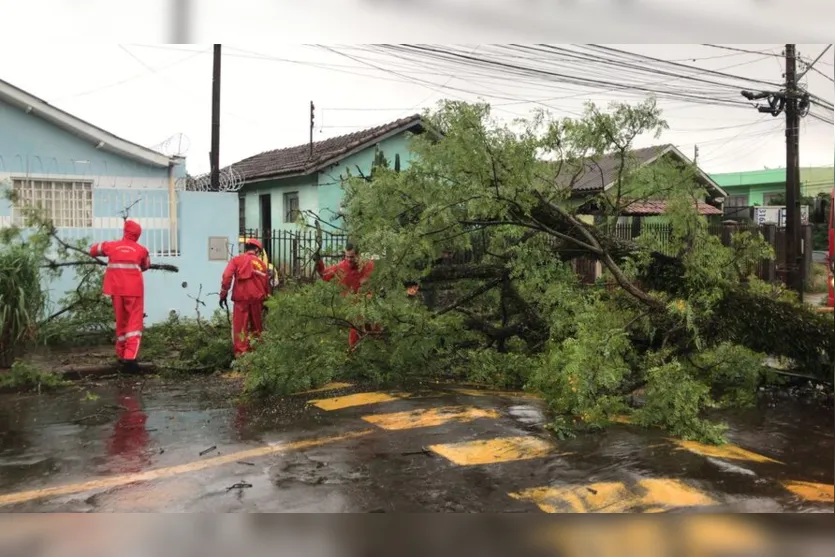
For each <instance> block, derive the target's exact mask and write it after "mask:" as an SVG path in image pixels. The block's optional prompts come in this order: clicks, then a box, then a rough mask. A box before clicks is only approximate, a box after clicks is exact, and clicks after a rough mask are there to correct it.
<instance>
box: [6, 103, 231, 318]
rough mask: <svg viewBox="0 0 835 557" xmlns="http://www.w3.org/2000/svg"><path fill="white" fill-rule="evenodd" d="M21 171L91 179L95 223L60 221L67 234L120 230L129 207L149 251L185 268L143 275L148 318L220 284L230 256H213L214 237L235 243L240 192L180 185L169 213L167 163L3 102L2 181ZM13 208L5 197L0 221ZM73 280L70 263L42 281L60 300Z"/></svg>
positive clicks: (90, 237) (181, 308) (180, 171)
mask: <svg viewBox="0 0 835 557" xmlns="http://www.w3.org/2000/svg"><path fill="white" fill-rule="evenodd" d="M185 174H186V173H185V160H182V161H181V164H179V165H177V166H175V167H174V168H173V177H174V178H175V180H176V179H177V178H183V177H185ZM15 178H30V179H44V180H51V181H82V182H90V183H91V184H92V191H91V194H90V201H91V207H88V210H89V211H91V213H90V216H91V224H92V226H91V227H85V228H69V227H61V228H59V234H60V235H61V237H63V238H65V239H67V240H73V241H76V240H78V241H80V240H83V241H84V242H85V243H86V244H92V243H95V242H100V241H105V240H113V239H118V238H121V236H122V227H123V222H124V221H123V218H122V216H121V214H120V213H121V212H122V211H123V210H124V209H125V208H127V207H130V209H129V211H130V213H129V216H130V218H131V219H133V220H136V221H137V222H139V224H140V225H141V226H142V227H143V234H142V238H141V243H142V244H143V245H145V246H146V247H147V248H148V250H149V251H150V252H151V260H152V262H156V263H169V264H173V265H176V266H178V267H179V268H180V272H179V273H174V274H169V273H162V272H159V271H151V272H148V273H147V274H146V275H145V292H146V302H145V304H146V306H145V312H146V313H147V314H148V319H147V320H146V323H154V322H159V321H162V320H164V319H166V318H167V317H168V314H169V311H171V310H174V311H177V312H179V313H181V314H184V315H189V316H191V315H193V314H194V308H195V301H194V300H193V299H191V298H189V295H191V296H197V294H198V289H199V285H200V284H201V283H202V284H203V292H202V296H203V297H204V298H205V297H206V294H207V293H208V292H217V291H218V290H219V286H220V276H221V274H222V272H223V268H224V267H225V265H226V260H222V261H210V260H209V237H210V236H218V237H223V238H227V239H228V242H231V243H232V245H236V244H237V235H238V212H237V210H236V207H237V194H235V193H208V192H186V191H181V192H177V193H176V196H175V202H176V203H175V205H174V206H175V207H176V217H177V218H176V219H171V216H172V215H171V214H170V212H171V206H172V205H171V203H170V200H169V184H170V180H169V169H168V168H159V167H154V166H150V165H144V164H142V163H140V162H138V161H133V160H131V159H128V158H126V157H121V156H119V155H116V154H113V153H109V152H107V151H103V150H100V149H96V147H95V145H92V144H90V143H89V142H87V141H86V140H83V139H81V138H79V137H77V136H75V135H73V134H71V133H69V132H67V131H64V130H63V129H61V128H59V127H58V126H55V125H53V124H51V123H49V122H46V121H44V120H42V119H40V118H39V117H37V116H36V115H34V114H26V113H25V112H24V111H22V110H20V109H18V108H16V107H13V106H10V105H8V104H5V103H3V102H0V189H3V188H4V187H8V186H9V185H10V184H11V181H12V180H13V179H15ZM12 216H13V207H12V206H11V204H10V203H9V202H8V201H7V200H6V199H5V198H0V228H3V227H4V226H9V225H10V224H11V223H12ZM175 221H176V227H175V225H174V222H175ZM174 242H176V244H177V245H176V246H174V245H173V243H174ZM174 247H176V248H177V249H176V250H175V249H173V248H174ZM184 283H185V285H186V286H185V287H183V284H184ZM75 284H76V277H75V273H74V272H73V271H71V270H68V271H67V272H65V273H63V274H62V275H61V276H60V277H59V278H57V279H55V280H52V281H50V282H49V283H48V284H45V285H44V286H45V288H46V289H47V290H48V291H49V293H50V299H51V301H52V303H53V304H54V303H57V301H58V300H59V299H60V298H61V297H62V296H63V295H64V294H65V293H66V292H67V291H69V290H70V289H73V288H75ZM215 302H216V299H215ZM207 304H208V306H207V307H208V309H207V310H206V312H207V313H209V312H211V309H212V308H213V307H214V304H213V303H212V300H211V298H209V299H208V302H207Z"/></svg>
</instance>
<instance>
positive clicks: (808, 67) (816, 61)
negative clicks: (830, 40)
mask: <svg viewBox="0 0 835 557" xmlns="http://www.w3.org/2000/svg"><path fill="white" fill-rule="evenodd" d="M830 48H832V45H831V44H828V45H826V48H824V49H823V52H821V53H820V54H818V57H817V58H815V60H814V61H813V62H812V63H811V64H809V65H808V66H806V69H805V70H803V72H802V73H801V74H800V75H799V76H797V79H798V80H800V79H803V76H804V75H806V74H807V73H809V70H811V69H812V68H814V67H815V64H817V63H818V60H820V59H821V58H822V57H823V55H824V54H826V52H827V51H828V50H829V49H830Z"/></svg>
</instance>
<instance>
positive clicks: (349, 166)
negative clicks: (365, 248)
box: [232, 114, 424, 232]
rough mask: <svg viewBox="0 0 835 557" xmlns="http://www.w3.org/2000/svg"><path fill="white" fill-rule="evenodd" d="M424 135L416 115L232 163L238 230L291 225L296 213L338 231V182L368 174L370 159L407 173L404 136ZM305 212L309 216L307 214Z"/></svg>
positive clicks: (339, 191) (407, 141)
mask: <svg viewBox="0 0 835 557" xmlns="http://www.w3.org/2000/svg"><path fill="white" fill-rule="evenodd" d="M423 131H424V128H423V125H422V122H421V117H420V115H418V114H415V115H413V116H409V117H407V118H402V119H400V120H396V121H394V122H390V123H388V124H385V125H382V126H377V127H375V128H371V129H366V130H363V131H359V132H355V133H351V134H347V135H342V136H339V137H334V138H331V139H326V140H324V141H317V142H314V143H306V144H303V145H297V146H295V147H289V148H285V149H276V150H273V151H267V152H264V153H260V154H258V155H255V156H252V157H249V158H246V159H244V160H242V161H239V162H237V163H235V164H233V165H232V168H233V169H234V172H235V174H237V175H238V176H240V178H241V179H243V182H244V185H243V187H242V188H241V190H240V193H239V196H240V197H239V214H240V222H239V224H240V228H241V230H246V229H257V230H259V231H273V230H288V229H291V228H294V227H295V224H294V223H295V222H297V216H298V214H299V212H302V213H303V214H313V215H317V216H318V218H319V219H320V220H321V221H322V222H323V228H324V230H325V231H326V232H327V231H334V230H335V229H336V228H338V227H340V218H341V210H342V208H341V203H342V198H343V194H344V190H343V188H342V181H343V179H344V178H345V177H346V176H347V175H348V172H350V173H351V175H353V176H363V175H364V176H368V175H369V174H370V172H371V167H372V164H373V163H374V160H375V157H380V156H381V155H382V156H384V157H385V159H386V160H387V161H388V164H389V167H391V168H400V169H404V170H405V169H406V168H407V167H408V165H409V162H410V160H411V157H412V154H411V152H410V150H409V135H410V134H413V133H422V132H423ZM308 212H309V213H308Z"/></svg>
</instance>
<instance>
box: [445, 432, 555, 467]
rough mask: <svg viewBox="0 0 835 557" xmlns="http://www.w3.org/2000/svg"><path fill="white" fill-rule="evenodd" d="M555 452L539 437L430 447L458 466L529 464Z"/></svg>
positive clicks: (507, 438)
mask: <svg viewBox="0 0 835 557" xmlns="http://www.w3.org/2000/svg"><path fill="white" fill-rule="evenodd" d="M554 448H555V447H554V446H553V445H552V444H551V443H549V442H547V441H545V440H543V439H539V438H537V437H500V438H498V439H488V440H484V441H465V442H463V443H449V444H442V445H430V446H429V449H430V450H431V451H433V452H435V453H437V454H439V455H441V456H442V457H444V458H446V459H447V460H449V461H451V462H453V463H455V464H457V465H459V466H476V465H480V464H497V463H500V462H512V461H516V460H530V459H533V458H540V457H543V456H547V455H549V454H553V453H554Z"/></svg>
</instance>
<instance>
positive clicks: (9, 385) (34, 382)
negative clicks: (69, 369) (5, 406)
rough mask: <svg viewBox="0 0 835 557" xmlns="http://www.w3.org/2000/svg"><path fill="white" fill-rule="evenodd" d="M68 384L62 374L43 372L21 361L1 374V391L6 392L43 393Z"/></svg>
mask: <svg viewBox="0 0 835 557" xmlns="http://www.w3.org/2000/svg"><path fill="white" fill-rule="evenodd" d="M66 384H67V382H66V381H65V380H64V379H63V378H62V377H61V375H60V374H58V373H52V372H46V371H41V370H39V369H37V368H35V367H33V366H31V365H29V364H27V363H25V362H22V361H20V360H15V361H14V363H13V364H12V367H11V369H10V370H9V371H7V372H4V373H0V389H4V390H5V389H8V390H15V391H38V392H41V391H42V390H44V389H54V388H57V387H62V386H64V385H66Z"/></svg>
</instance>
